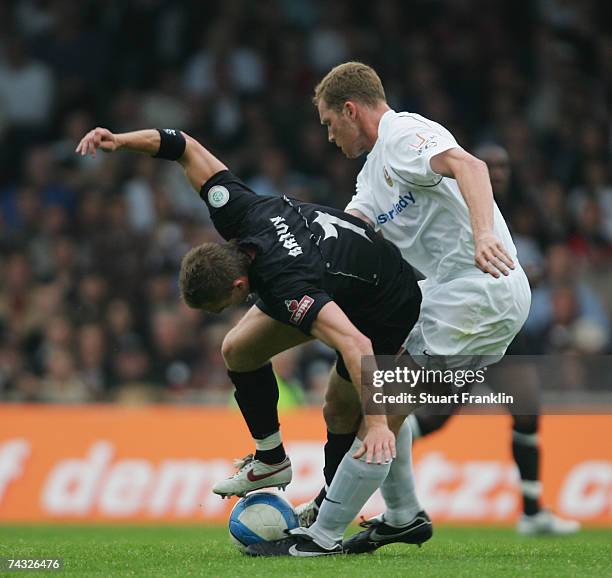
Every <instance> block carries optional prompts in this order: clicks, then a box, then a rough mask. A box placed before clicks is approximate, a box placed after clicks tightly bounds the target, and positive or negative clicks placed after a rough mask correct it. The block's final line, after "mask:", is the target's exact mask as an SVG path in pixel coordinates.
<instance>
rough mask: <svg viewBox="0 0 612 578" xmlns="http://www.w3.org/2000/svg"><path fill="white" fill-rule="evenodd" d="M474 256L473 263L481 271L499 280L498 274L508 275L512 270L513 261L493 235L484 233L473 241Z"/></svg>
mask: <svg viewBox="0 0 612 578" xmlns="http://www.w3.org/2000/svg"><path fill="white" fill-rule="evenodd" d="M475 245H476V255H475V259H474V263H475V264H476V267H478V268H479V269H480V270H481V271H483V272H485V273H489V275H493V277H495V278H496V279H499V274H500V273H501V274H502V275H509V274H510V271H508V269H514V261H513V260H512V257H510V255H508V252H507V251H506V248H505V247H504V245H503V244H502V242H501V241H500V240H499V239H498V238H497V237H496V236H495V235H494V234H493V233H485V234H483V235H480V236H479V237H478V238H477V239H475Z"/></svg>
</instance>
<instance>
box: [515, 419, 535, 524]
mask: <svg viewBox="0 0 612 578" xmlns="http://www.w3.org/2000/svg"><path fill="white" fill-rule="evenodd" d="M512 418H513V422H512V457H513V458H514V461H515V462H516V466H517V468H518V471H519V474H520V477H521V494H522V496H523V512H524V513H525V514H526V515H527V516H533V515H534V514H537V513H538V512H539V511H540V495H541V493H542V484H541V483H540V481H539V480H540V477H539V469H540V447H539V440H538V422H539V419H538V418H539V416H537V415H515V416H512Z"/></svg>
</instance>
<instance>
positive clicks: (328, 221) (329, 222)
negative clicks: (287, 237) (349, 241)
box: [313, 211, 372, 243]
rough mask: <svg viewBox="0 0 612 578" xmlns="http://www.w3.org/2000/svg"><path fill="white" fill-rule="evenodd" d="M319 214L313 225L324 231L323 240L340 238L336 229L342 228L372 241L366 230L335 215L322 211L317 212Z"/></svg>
mask: <svg viewBox="0 0 612 578" xmlns="http://www.w3.org/2000/svg"><path fill="white" fill-rule="evenodd" d="M315 213H316V214H317V218H316V219H315V220H314V221H313V223H317V225H319V226H320V227H321V228H322V229H323V234H324V237H323V240H324V241H325V240H326V239H329V238H330V237H333V238H335V239H337V238H338V229H336V227H341V228H343V229H349V230H351V231H353V233H357V234H358V235H361V236H362V237H363V238H364V239H367V240H368V241H369V242H370V243H371V242H372V239H370V237H368V236H367V234H366V230H365V229H362V228H361V227H358V226H357V225H353V223H349V222H348V221H344V220H342V219H339V218H338V217H335V216H334V215H330V214H329V213H323V212H321V211H315Z"/></svg>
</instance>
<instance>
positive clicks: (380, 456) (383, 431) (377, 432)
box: [353, 424, 396, 464]
mask: <svg viewBox="0 0 612 578" xmlns="http://www.w3.org/2000/svg"><path fill="white" fill-rule="evenodd" d="M364 454H365V456H366V462H367V463H368V464H370V463H372V462H373V461H374V462H376V463H377V464H382V463H383V462H384V463H388V462H390V461H391V460H392V459H393V458H395V455H396V453H395V435H393V432H392V431H391V430H390V429H389V428H388V426H386V425H385V424H380V425H379V424H374V425H370V426H369V427H368V430H367V432H366V435H365V437H364V438H363V444H362V445H361V447H360V448H359V449H358V450H357V451H356V452H355V453H354V454H353V457H354V458H355V459H359V458H360V457H361V456H363V455H364Z"/></svg>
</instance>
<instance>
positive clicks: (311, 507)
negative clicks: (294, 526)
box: [295, 500, 319, 528]
mask: <svg viewBox="0 0 612 578" xmlns="http://www.w3.org/2000/svg"><path fill="white" fill-rule="evenodd" d="M295 513H296V514H297V517H298V522H299V524H300V528H310V526H312V525H313V524H314V523H315V522H316V521H317V516H318V515H319V506H317V503H316V502H315V501H314V500H310V502H304V503H303V504H300V505H299V506H297V508H296V509H295Z"/></svg>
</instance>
